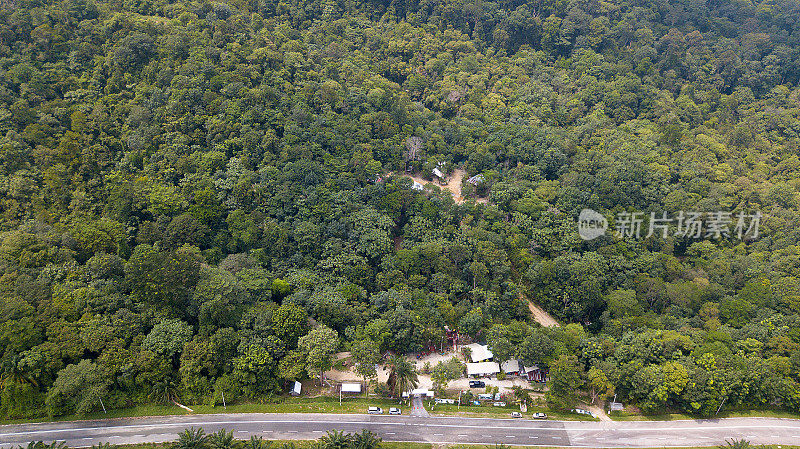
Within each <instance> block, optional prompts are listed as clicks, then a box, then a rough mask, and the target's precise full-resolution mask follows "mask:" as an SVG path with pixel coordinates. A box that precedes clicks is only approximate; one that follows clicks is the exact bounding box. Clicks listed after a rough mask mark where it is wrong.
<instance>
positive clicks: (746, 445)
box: [719, 438, 751, 449]
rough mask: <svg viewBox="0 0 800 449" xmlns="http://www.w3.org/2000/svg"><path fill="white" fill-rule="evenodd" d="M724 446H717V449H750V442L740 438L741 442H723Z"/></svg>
mask: <svg viewBox="0 0 800 449" xmlns="http://www.w3.org/2000/svg"><path fill="white" fill-rule="evenodd" d="M725 444H726V445H725V446H719V449H750V447H751V446H750V442H749V441H747V440H745V439H744V438H742V439H741V440H733V439H731V440H725Z"/></svg>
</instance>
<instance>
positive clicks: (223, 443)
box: [208, 429, 239, 449]
mask: <svg viewBox="0 0 800 449" xmlns="http://www.w3.org/2000/svg"><path fill="white" fill-rule="evenodd" d="M208 446H209V447H210V448H211V449H237V448H238V447H239V442H238V441H236V440H235V439H234V438H233V431H232V430H231V431H226V430H225V429H220V430H219V432H215V433H212V434H211V435H209V436H208Z"/></svg>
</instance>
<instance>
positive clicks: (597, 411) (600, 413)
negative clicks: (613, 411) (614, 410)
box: [586, 405, 613, 422]
mask: <svg viewBox="0 0 800 449" xmlns="http://www.w3.org/2000/svg"><path fill="white" fill-rule="evenodd" d="M586 410H589V411H590V412H592V413H594V416H596V417H598V418H599V419H600V421H607V422H611V421H613V419H611V418H609V417H608V415H606V411H605V410H603V407H599V406H597V405H588V406H586Z"/></svg>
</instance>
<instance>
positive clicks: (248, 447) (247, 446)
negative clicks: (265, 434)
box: [243, 435, 272, 449]
mask: <svg viewBox="0 0 800 449" xmlns="http://www.w3.org/2000/svg"><path fill="white" fill-rule="evenodd" d="M270 447H272V441H264V438H261V437H260V436H258V435H253V436H251V437H250V439H249V440H247V441H246V442H245V443H244V448H243V449H269V448H270Z"/></svg>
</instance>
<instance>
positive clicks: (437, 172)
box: [433, 168, 444, 178]
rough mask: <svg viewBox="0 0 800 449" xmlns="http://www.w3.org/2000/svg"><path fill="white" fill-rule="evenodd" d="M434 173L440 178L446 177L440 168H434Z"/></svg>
mask: <svg viewBox="0 0 800 449" xmlns="http://www.w3.org/2000/svg"><path fill="white" fill-rule="evenodd" d="M433 174H434V175H435V176H436V177H438V178H444V173H442V171H441V170H439V169H438V168H434V169H433Z"/></svg>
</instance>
